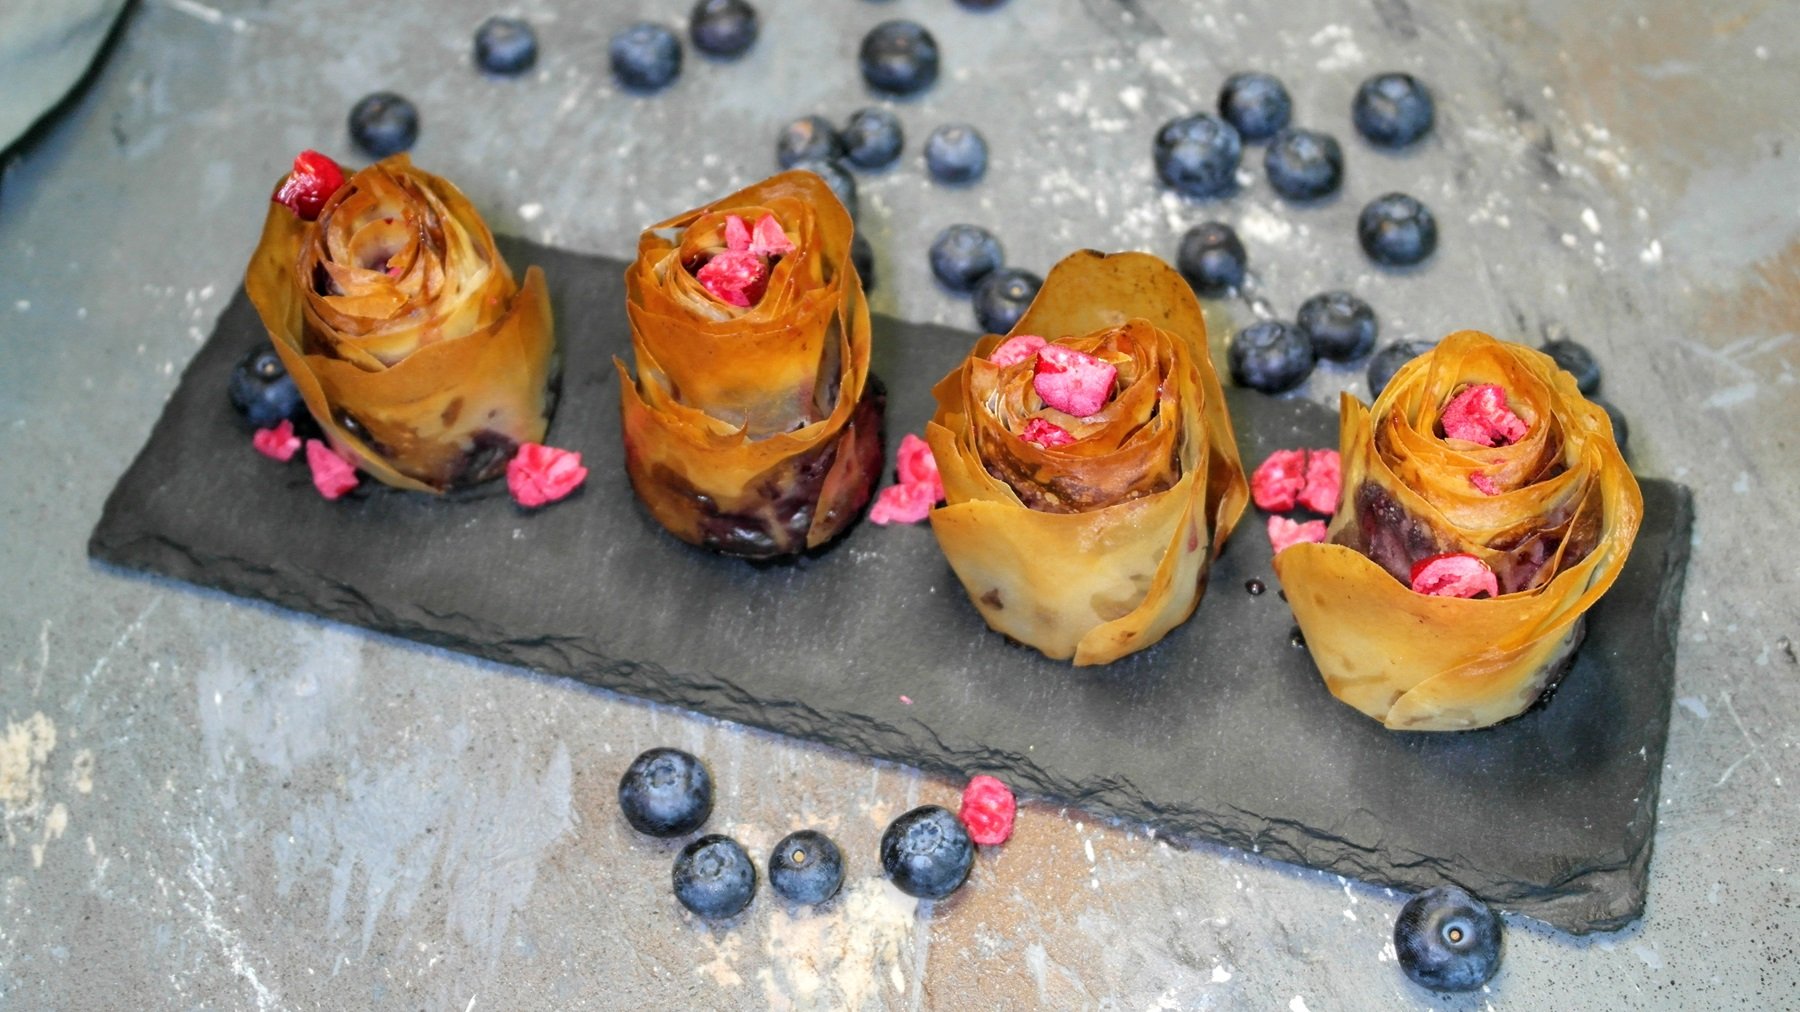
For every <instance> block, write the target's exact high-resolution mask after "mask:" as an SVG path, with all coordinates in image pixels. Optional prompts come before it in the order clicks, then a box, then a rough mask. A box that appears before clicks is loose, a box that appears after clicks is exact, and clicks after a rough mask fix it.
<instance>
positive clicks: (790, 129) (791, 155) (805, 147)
mask: <svg viewBox="0 0 1800 1012" xmlns="http://www.w3.org/2000/svg"><path fill="white" fill-rule="evenodd" d="M843 154H844V138H843V137H841V136H839V135H838V132H837V128H836V127H834V126H832V125H831V121H830V120H828V119H826V118H825V117H823V116H802V117H800V118H799V119H797V120H794V121H793V122H792V123H789V124H788V125H787V126H784V127H782V128H781V133H780V134H779V135H778V136H777V137H776V138H775V160H776V161H777V162H779V163H780V164H781V167H782V168H784V169H791V168H793V167H794V166H796V165H799V164H800V163H801V162H819V161H828V160H832V159H836V158H840V157H842V156H843Z"/></svg>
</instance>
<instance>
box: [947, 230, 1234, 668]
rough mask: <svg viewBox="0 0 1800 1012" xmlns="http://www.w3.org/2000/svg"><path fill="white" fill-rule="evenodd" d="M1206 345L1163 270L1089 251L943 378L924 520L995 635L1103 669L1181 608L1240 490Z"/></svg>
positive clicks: (1191, 597)
mask: <svg viewBox="0 0 1800 1012" xmlns="http://www.w3.org/2000/svg"><path fill="white" fill-rule="evenodd" d="M1206 347H1207V346H1206V321H1205V318H1204V317H1203V316H1202V315H1201V311H1200V304H1199V302H1197V301H1196V300H1195V298H1194V293H1193V290H1192V288H1190V287H1189V286H1188V283H1187V282H1186V281H1185V280H1183V279H1182V277H1181V275H1180V274H1178V273H1176V272H1175V270H1174V269H1173V268H1171V267H1169V265H1167V264H1165V263H1163V262H1162V261H1161V260H1158V259H1157V258H1155V257H1153V256H1150V255H1148V254H1144V253H1116V254H1112V255H1110V256H1109V255H1105V254H1101V253H1097V252H1094V251H1092V250H1084V251H1081V252H1079V253H1075V254H1073V255H1071V256H1069V257H1067V258H1065V259H1064V260H1063V261H1062V262H1061V263H1059V264H1057V265H1056V267H1055V268H1054V269H1053V270H1051V272H1050V274H1049V276H1048V277H1047V278H1046V279H1045V280H1044V285H1043V288H1042V289H1041V290H1040V291H1039V292H1038V296H1037V298H1036V300H1035V301H1033V302H1032V304H1031V307H1030V308H1029V309H1028V310H1027V311H1026V313H1025V315H1024V316H1023V317H1022V318H1021V319H1020V320H1019V322H1018V324H1017V325H1016V326H1015V327H1014V328H1013V330H1012V333H1011V335H1010V336H1008V337H1006V338H1002V337H1000V336H998V335H993V334H990V335H987V336H985V337H983V338H982V339H981V340H980V341H979V342H977V343H976V345H975V349H974V351H973V352H972V353H971V354H970V355H969V357H968V358H967V359H966V360H964V362H963V363H962V365H960V366H958V367H957V369H956V370H955V371H953V372H951V373H950V375H948V376H946V377H944V379H943V380H942V381H941V382H940V383H938V385H937V387H936V388H935V389H934V391H933V392H934V394H935V395H936V397H937V411H936V413H935V414H934V415H933V417H932V420H931V423H930V424H929V425H927V426H926V430H925V431H926V439H927V440H928V441H929V442H930V444H931V452H932V455H933V456H934V457H935V458H936V459H937V465H938V470H939V472H940V473H941V474H942V476H943V482H944V493H945V499H946V505H944V506H942V507H940V508H938V509H935V510H933V511H932V512H931V527H932V530H933V532H934V533H935V534H936V535H937V539H938V544H939V545H941V546H942V548H943V550H944V555H945V556H946V557H947V558H948V559H949V562H950V566H951V568H952V569H954V570H955V571H956V575H957V577H958V579H960V580H961V581H962V585H963V589H964V590H966V591H967V592H968V595H969V599H970V600H971V601H973V602H974V604H975V607H976V608H977V609H978V610H979V611H980V612H981V616H982V618H984V619H986V620H987V623H988V625H989V626H990V627H991V628H993V629H994V630H996V631H998V632H1001V633H1004V634H1005V635H1007V636H1010V637H1011V638H1013V639H1015V640H1017V641H1019V642H1021V643H1025V644H1027V645H1029V646H1032V647H1036V648H1037V649H1038V650H1040V651H1042V652H1043V653H1044V654H1046V655H1047V656H1049V657H1053V658H1057V659H1059V660H1062V659H1068V658H1073V659H1074V662H1075V663H1076V664H1106V663H1109V662H1111V661H1114V660H1117V659H1119V658H1120V657H1123V656H1125V655H1127V654H1129V653H1132V652H1133V651H1136V650H1141V649H1143V648H1144V647H1147V646H1149V645H1151V644H1153V643H1155V642H1156V641H1158V640H1160V639H1162V637H1163V636H1164V635H1166V634H1167V633H1168V632H1169V630H1171V629H1173V628H1175V626H1177V625H1179V624H1180V623H1181V622H1183V621H1185V620H1186V619H1187V617H1188V616H1189V615H1191V614H1193V611H1194V607H1195V605H1196V604H1198V603H1199V600H1200V594H1201V592H1202V590H1203V589H1204V587H1205V583H1206V574H1207V570H1208V568H1209V567H1210V566H1211V564H1212V560H1213V559H1214V558H1216V557H1217V556H1218V553H1219V550H1220V548H1221V547H1222V546H1223V543H1224V541H1225V538H1226V536H1227V535H1228V534H1229V533H1230V532H1231V528H1232V526H1233V525H1234V524H1236V523H1237V520H1238V517H1239V516H1240V515H1241V514H1242V513H1243V510H1244V503H1245V501H1246V499H1247V498H1248V485H1247V483H1246V482H1245V480H1244V472H1243V468H1242V466H1241V465H1240V464H1239V462H1238V451H1237V442H1236V439H1235V438H1234V436H1233V435H1232V431H1231V419H1230V417H1229V416H1228V415H1227V414H1226V409H1225V398H1224V394H1223V392H1222V391H1221V390H1220V388H1219V379H1218V376H1217V375H1216V374H1215V373H1214V372H1213V368H1212V361H1211V359H1210V358H1208V357H1207V352H1206Z"/></svg>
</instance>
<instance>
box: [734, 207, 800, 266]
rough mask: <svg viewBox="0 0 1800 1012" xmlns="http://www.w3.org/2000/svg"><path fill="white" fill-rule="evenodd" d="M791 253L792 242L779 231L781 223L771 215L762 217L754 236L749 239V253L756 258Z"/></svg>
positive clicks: (792, 249) (785, 234) (784, 233)
mask: <svg viewBox="0 0 1800 1012" xmlns="http://www.w3.org/2000/svg"><path fill="white" fill-rule="evenodd" d="M740 220H741V219H740ZM793 251H794V241H793V240H792V239H789V238H788V237H787V233H786V232H783V231H782V230H781V222H778V221H776V220H775V216H774V215H772V214H765V215H763V216H762V218H761V219H760V220H759V221H757V223H756V234H755V235H753V236H751V237H750V252H752V253H755V254H756V255H757V256H765V257H773V256H780V255H781V254H783V253H792V252H793Z"/></svg>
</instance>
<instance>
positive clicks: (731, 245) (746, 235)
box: [725, 214, 750, 253]
mask: <svg viewBox="0 0 1800 1012" xmlns="http://www.w3.org/2000/svg"><path fill="white" fill-rule="evenodd" d="M725 248H726V249H728V250H731V251H733V252H736V253H746V252H749V250H750V226H749V225H748V224H746V223H745V222H744V219H743V218H741V217H739V216H738V215H735V214H728V215H726V216H725Z"/></svg>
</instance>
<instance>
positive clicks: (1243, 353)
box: [1226, 320, 1313, 394]
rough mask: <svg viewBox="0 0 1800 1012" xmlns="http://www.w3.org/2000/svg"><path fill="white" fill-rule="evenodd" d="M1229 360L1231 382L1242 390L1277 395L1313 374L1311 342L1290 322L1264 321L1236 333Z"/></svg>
mask: <svg viewBox="0 0 1800 1012" xmlns="http://www.w3.org/2000/svg"><path fill="white" fill-rule="evenodd" d="M1226 357H1227V358H1228V359H1230V361H1231V381H1232V382H1233V383H1236V384H1237V385H1238V386H1241V387H1249V388H1250V389H1252V390H1261V391H1262V392H1263V393H1265V394H1278V393H1280V392H1281V391H1283V390H1291V389H1293V388H1294V387H1296V386H1299V385H1300V382H1301V381H1302V380H1304V379H1306V377H1307V376H1309V375H1311V374H1312V371H1313V346H1312V339H1311V338H1309V337H1307V336H1306V332H1305V331H1303V330H1301V329H1300V328H1299V327H1296V326H1294V325H1293V324H1291V323H1283V322H1281V321H1280V320H1262V321H1260V322H1257V323H1252V324H1251V325H1250V326H1248V327H1245V328H1244V329H1243V330H1240V331H1238V332H1237V336H1235V337H1233V338H1232V339H1231V348H1230V350H1229V352H1228V353H1227V355H1226Z"/></svg>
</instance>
